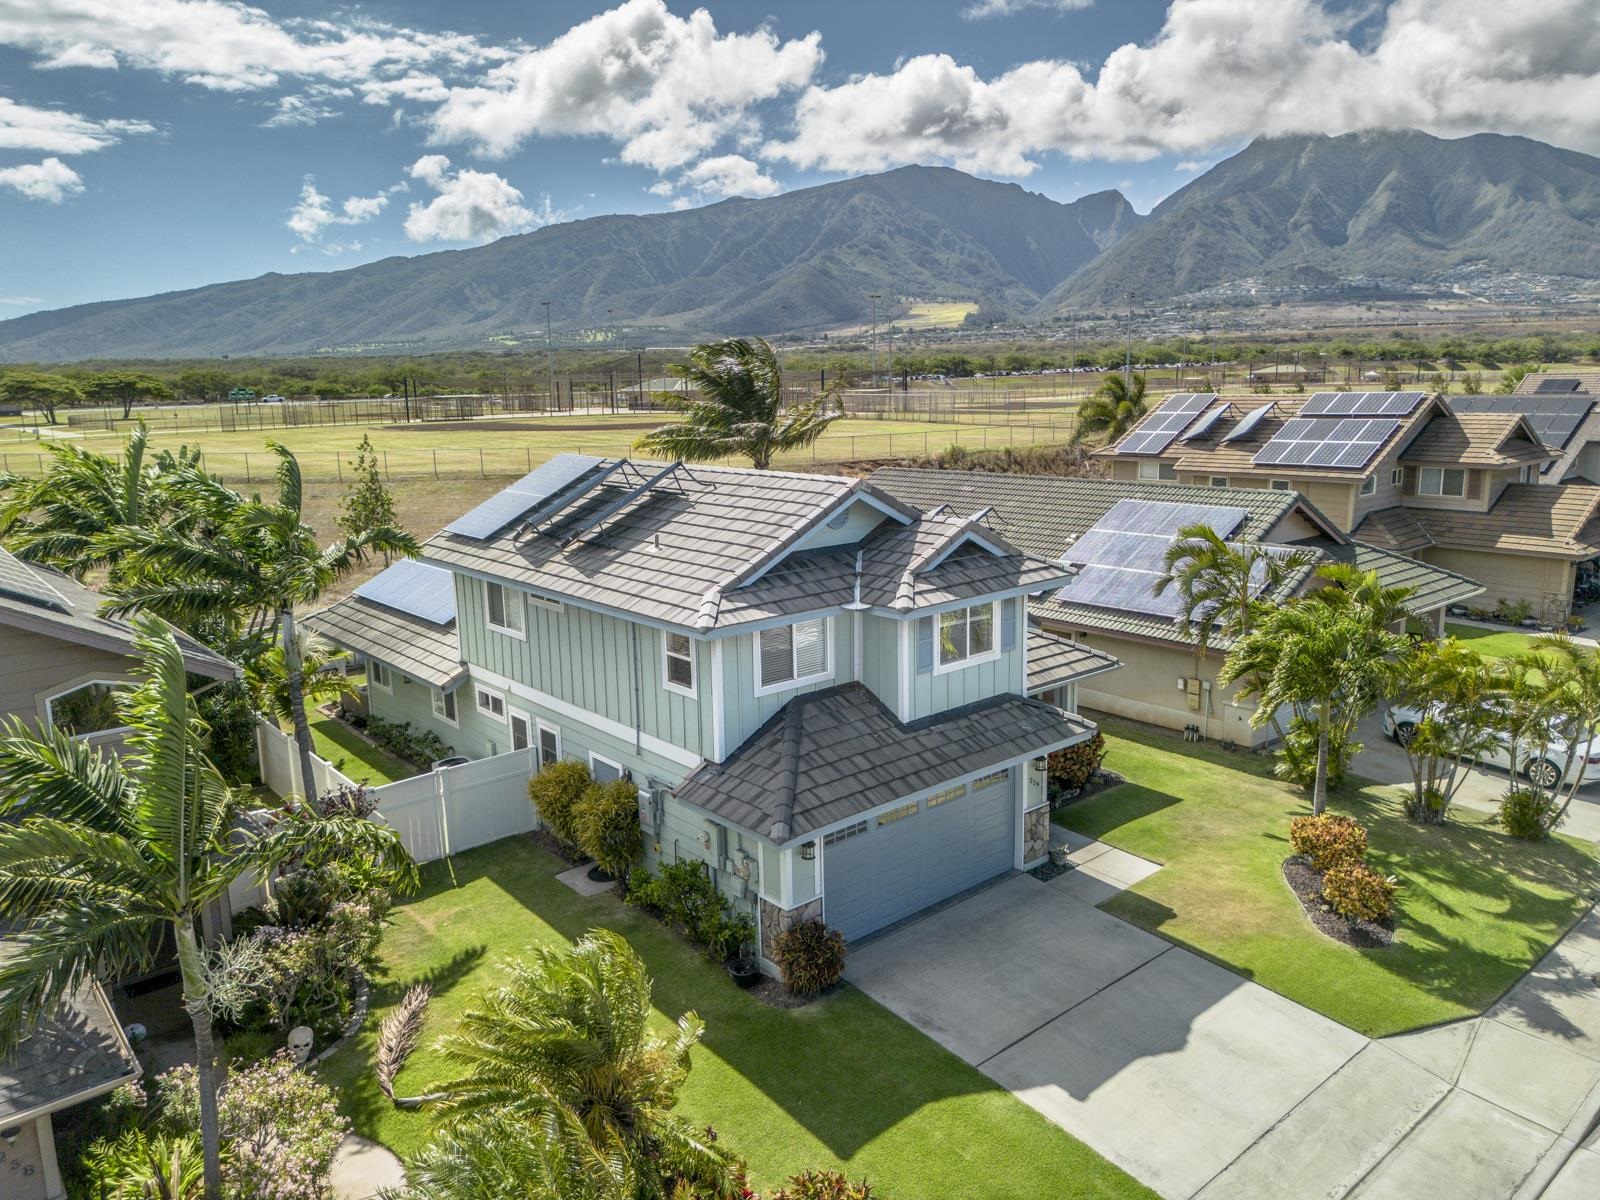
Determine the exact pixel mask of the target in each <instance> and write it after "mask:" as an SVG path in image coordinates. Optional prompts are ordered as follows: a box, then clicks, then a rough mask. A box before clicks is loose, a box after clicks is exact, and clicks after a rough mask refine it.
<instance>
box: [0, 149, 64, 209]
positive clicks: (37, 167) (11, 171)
mask: <svg viewBox="0 0 1600 1200" xmlns="http://www.w3.org/2000/svg"><path fill="white" fill-rule="evenodd" d="M0 188H6V189H8V190H10V191H13V192H16V193H18V194H19V195H21V196H22V197H24V198H25V199H28V200H43V201H45V203H47V204H60V203H61V202H62V201H63V200H65V199H66V198H67V197H68V196H76V195H77V194H78V193H79V192H81V191H83V179H82V177H81V176H79V174H78V173H77V172H76V171H74V170H73V169H72V168H71V167H69V166H67V164H66V163H64V162H62V161H61V160H60V159H59V158H55V157H53V156H52V157H50V158H47V159H45V160H44V161H43V162H36V163H24V164H22V165H21V166H19V167H0Z"/></svg>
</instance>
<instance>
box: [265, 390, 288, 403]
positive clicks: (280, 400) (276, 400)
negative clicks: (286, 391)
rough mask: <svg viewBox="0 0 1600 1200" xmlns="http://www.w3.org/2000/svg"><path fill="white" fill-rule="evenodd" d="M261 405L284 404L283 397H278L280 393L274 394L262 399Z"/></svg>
mask: <svg viewBox="0 0 1600 1200" xmlns="http://www.w3.org/2000/svg"><path fill="white" fill-rule="evenodd" d="M261 403H263V404H282V403H283V397H282V396H280V395H278V393H276V392H274V393H272V395H270V396H263V397H261Z"/></svg>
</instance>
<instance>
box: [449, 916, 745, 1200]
mask: <svg viewBox="0 0 1600 1200" xmlns="http://www.w3.org/2000/svg"><path fill="white" fill-rule="evenodd" d="M508 969H509V971H510V979H509V980H508V981H507V982H506V983H505V985H503V986H502V987H500V988H498V989H496V990H495V991H494V992H491V993H490V994H489V996H488V997H487V998H486V999H485V1001H484V1003H483V1006H482V1007H481V1008H478V1009H474V1010H472V1011H470V1012H468V1013H466V1014H465V1015H464V1016H463V1017H462V1018H461V1021H460V1023H459V1024H458V1025H457V1027H456V1030H455V1032H454V1033H453V1034H451V1035H450V1036H449V1037H447V1038H446V1039H445V1040H444V1043H443V1051H444V1054H445V1057H446V1058H447V1059H449V1060H450V1061H451V1062H452V1063H454V1064H455V1065H456V1066H458V1067H460V1068H462V1072H461V1074H460V1075H458V1076H457V1077H456V1078H454V1079H452V1080H451V1081H449V1082H447V1083H446V1084H445V1085H444V1091H445V1092H446V1094H447V1096H448V1099H447V1100H446V1101H445V1103H446V1106H447V1108H448V1109H449V1111H450V1114H451V1119H452V1124H451V1128H452V1129H453V1131H454V1132H456V1133H458V1134H462V1135H465V1133H466V1130H467V1128H468V1126H469V1124H470V1121H471V1120H472V1119H475V1118H481V1117H485V1116H492V1117H494V1118H496V1119H510V1120H515V1121H518V1122H521V1123H522V1124H523V1125H524V1126H525V1127H528V1128H531V1129H537V1130H540V1131H541V1133H542V1135H544V1136H549V1137H553V1138H555V1139H556V1140H558V1141H559V1142H560V1143H561V1144H562V1145H564V1146H568V1147H569V1148H575V1149H574V1150H573V1152H572V1153H569V1154H568V1155H567V1159H568V1162H569V1164H570V1165H571V1167H572V1168H573V1169H574V1170H576V1171H577V1172H578V1173H579V1174H580V1175H581V1176H582V1177H583V1178H584V1179H586V1180H588V1181H589V1182H590V1184H592V1185H593V1186H595V1187H598V1188H601V1189H602V1191H604V1190H605V1189H609V1188H617V1187H620V1186H621V1184H622V1183H623V1182H624V1180H626V1179H627V1178H629V1177H632V1178H633V1181H634V1191H633V1193H632V1194H633V1195H634V1196H637V1197H641V1198H643V1197H650V1198H651V1200H654V1198H655V1197H657V1196H668V1195H670V1194H671V1189H672V1187H673V1185H674V1181H675V1180H679V1179H686V1180H691V1181H693V1182H694V1183H695V1184H696V1185H697V1186H699V1187H703V1188H708V1189H710V1191H711V1192H712V1193H714V1194H717V1195H725V1194H726V1195H732V1194H733V1191H732V1189H733V1186H734V1167H735V1165H736V1164H735V1163H734V1161H733V1160H732V1158H731V1156H730V1155H728V1154H727V1153H725V1152H724V1151H722V1150H720V1149H718V1148H717V1147H716V1146H714V1145H713V1144H712V1143H711V1142H710V1140H709V1139H707V1138H704V1137H702V1136H701V1135H700V1134H699V1133H698V1132H696V1131H695V1129H694V1128H693V1127H692V1126H690V1125H689V1124H688V1122H686V1121H683V1120H682V1119H681V1118H679V1117H677V1116H676V1115H675V1114H674V1113H673V1112H672V1107H673V1105H674V1104H676V1103H677V1099H678V1090H679V1088H681V1087H682V1085H683V1082H684V1079H685V1078H686V1076H687V1075H688V1073H689V1050H690V1048H691V1047H693V1046H694V1045H695V1043H697V1042H698V1041H699V1040H700V1037H701V1034H702V1033H703V1032H704V1026H703V1025H702V1024H701V1022H700V1019H699V1018H698V1017H696V1016H695V1015H694V1014H693V1013H685V1014H684V1015H683V1016H681V1017H679V1018H678V1023H677V1027H676V1030H675V1031H674V1032H673V1033H672V1034H671V1035H670V1036H667V1037H662V1036H659V1035H657V1034H655V1033H653V1032H652V1031H651V1028H650V1014H651V1008H650V979H649V976H648V975H646V973H645V968H644V963H643V962H642V961H641V960H640V958H639V956H638V955H637V954H635V953H634V951H633V949H632V947H630V946H629V945H628V943H627V942H626V941H624V940H623V939H622V937H621V936H620V935H618V934H616V933H613V932H612V931H610V930H608V929H595V930H591V931H590V932H589V933H588V934H586V935H585V936H584V937H583V938H582V939H581V940H579V941H578V942H577V943H575V944H574V945H573V946H572V947H571V948H570V949H568V948H559V949H556V948H548V947H542V948H539V949H535V950H533V951H532V952H531V954H530V957H529V958H528V959H527V960H525V961H520V962H513V963H511V964H509V968H508ZM696 1194H700V1193H696Z"/></svg>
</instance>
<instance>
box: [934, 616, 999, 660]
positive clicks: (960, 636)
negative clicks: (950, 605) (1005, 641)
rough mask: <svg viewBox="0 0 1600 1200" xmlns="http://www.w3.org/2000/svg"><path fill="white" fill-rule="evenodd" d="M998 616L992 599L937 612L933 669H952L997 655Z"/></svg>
mask: <svg viewBox="0 0 1600 1200" xmlns="http://www.w3.org/2000/svg"><path fill="white" fill-rule="evenodd" d="M999 618H1000V606H999V604H998V602H996V601H994V600H991V601H989V603H987V604H974V605H973V606H972V607H971V608H958V609H956V610H955V611H953V612H944V613H940V614H939V616H938V622H939V636H938V639H937V648H938V658H937V661H936V663H935V670H945V671H948V670H954V669H955V668H957V667H965V666H971V665H972V664H973V663H979V662H986V661H988V660H989V659H991V658H997V657H999V654H1000V641H999V634H1000V631H999V629H998V628H997V626H998V625H999V623H1000V620H999Z"/></svg>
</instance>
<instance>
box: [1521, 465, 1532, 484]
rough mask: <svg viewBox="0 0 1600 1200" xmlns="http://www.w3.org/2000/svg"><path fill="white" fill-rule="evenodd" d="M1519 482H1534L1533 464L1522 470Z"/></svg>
mask: <svg viewBox="0 0 1600 1200" xmlns="http://www.w3.org/2000/svg"><path fill="white" fill-rule="evenodd" d="M1517 482H1518V483H1531V482H1533V466H1532V464H1529V465H1527V466H1525V467H1523V468H1522V470H1520V471H1518V472H1517Z"/></svg>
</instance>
